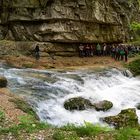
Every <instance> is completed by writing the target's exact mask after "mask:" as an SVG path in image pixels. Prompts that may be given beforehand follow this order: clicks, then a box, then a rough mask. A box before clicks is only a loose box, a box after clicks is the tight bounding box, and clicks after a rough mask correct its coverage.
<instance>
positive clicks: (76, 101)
mask: <svg viewBox="0 0 140 140" xmlns="http://www.w3.org/2000/svg"><path fill="white" fill-rule="evenodd" d="M64 108H65V109H67V110H70V111H72V110H85V109H88V108H94V107H93V105H92V103H91V102H90V101H89V100H88V99H84V98H82V97H76V98H71V99H68V100H67V101H65V103H64Z"/></svg>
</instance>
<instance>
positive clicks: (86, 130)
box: [61, 122, 112, 137]
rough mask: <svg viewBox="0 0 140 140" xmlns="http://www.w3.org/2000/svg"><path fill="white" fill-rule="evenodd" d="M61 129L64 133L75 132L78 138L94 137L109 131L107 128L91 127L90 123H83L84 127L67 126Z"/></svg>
mask: <svg viewBox="0 0 140 140" xmlns="http://www.w3.org/2000/svg"><path fill="white" fill-rule="evenodd" d="M61 129H63V130H65V131H75V132H76V133H77V135H78V136H80V137H82V136H95V135H98V134H100V133H105V132H108V131H111V130H112V129H111V128H109V127H101V126H99V125H93V124H91V123H88V122H85V125H84V126H75V125H67V126H64V127H62V128H61Z"/></svg>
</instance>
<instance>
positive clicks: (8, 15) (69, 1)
mask: <svg viewBox="0 0 140 140" xmlns="http://www.w3.org/2000/svg"><path fill="white" fill-rule="evenodd" d="M138 9H139V4H138V0H0V40H2V39H8V40H15V41H39V42H59V43H62V42H63V43H64V42H65V43H77V42H84V43H85V42H89V43H92V42H93V43H96V42H122V41H124V40H126V39H127V38H128V25H129V23H130V22H131V20H133V19H134V18H135V16H136V14H137V13H138Z"/></svg>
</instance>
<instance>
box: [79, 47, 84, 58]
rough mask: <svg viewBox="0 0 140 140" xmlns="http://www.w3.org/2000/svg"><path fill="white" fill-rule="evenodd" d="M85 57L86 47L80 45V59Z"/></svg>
mask: <svg viewBox="0 0 140 140" xmlns="http://www.w3.org/2000/svg"><path fill="white" fill-rule="evenodd" d="M83 56H84V45H82V44H80V46H79V57H83Z"/></svg>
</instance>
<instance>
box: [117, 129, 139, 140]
mask: <svg viewBox="0 0 140 140" xmlns="http://www.w3.org/2000/svg"><path fill="white" fill-rule="evenodd" d="M115 137H116V140H129V139H132V138H133V139H134V138H135V139H137V138H139V137H140V131H138V130H137V129H136V128H123V129H120V130H118V131H117V134H116V136H115Z"/></svg>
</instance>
